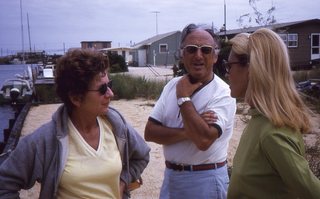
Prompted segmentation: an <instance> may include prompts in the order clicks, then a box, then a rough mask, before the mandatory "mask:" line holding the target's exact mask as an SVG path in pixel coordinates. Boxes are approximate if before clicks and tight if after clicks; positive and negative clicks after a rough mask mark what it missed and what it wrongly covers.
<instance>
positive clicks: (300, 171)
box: [261, 132, 320, 199]
mask: <svg viewBox="0 0 320 199" xmlns="http://www.w3.org/2000/svg"><path fill="white" fill-rule="evenodd" d="M292 134H294V132H292ZM301 142H302V143H301ZM261 147H262V150H263V151H264V153H265V154H266V157H267V158H268V161H269V162H270V164H271V165H272V166H273V168H274V169H275V170H276V171H277V172H278V173H279V175H280V177H281V178H282V180H283V182H284V183H285V184H286V185H287V186H288V187H289V189H290V190H292V191H293V192H294V193H295V194H296V195H298V196H299V197H301V198H308V199H313V198H314V199H316V198H319V196H320V181H319V179H317V177H316V176H315V175H314V174H313V173H312V171H311V170H310V168H309V166H308V162H307V160H306V159H305V158H304V156H303V150H304V149H303V147H304V145H303V140H302V139H301V140H300V141H299V139H297V138H296V137H294V135H292V136H288V135H286V134H283V133H271V134H270V135H268V136H266V137H265V138H264V139H263V140H262V142H261Z"/></svg>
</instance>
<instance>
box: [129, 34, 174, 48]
mask: <svg viewBox="0 0 320 199" xmlns="http://www.w3.org/2000/svg"><path fill="white" fill-rule="evenodd" d="M177 32H180V31H172V32H168V33H164V34H159V35H156V36H154V37H150V38H149V39H146V40H143V41H141V42H139V43H137V44H135V45H133V47H132V48H140V47H141V46H149V45H151V44H152V43H154V42H156V41H159V40H161V39H163V38H165V37H168V36H170V35H173V34H175V33H177Z"/></svg>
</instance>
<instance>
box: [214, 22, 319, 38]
mask: <svg viewBox="0 0 320 199" xmlns="http://www.w3.org/2000/svg"><path fill="white" fill-rule="evenodd" d="M310 21H315V22H320V19H309V20H302V21H294V22H287V23H277V24H272V25H266V26H255V27H249V28H240V29H233V30H227V31H226V35H234V34H238V33H243V32H247V33H251V32H254V31H256V30H257V29H259V28H269V29H271V30H275V29H279V28H283V27H288V26H293V25H297V24H301V23H305V22H310ZM217 34H218V35H220V36H223V35H224V34H225V32H224V31H220V32H218V33H217Z"/></svg>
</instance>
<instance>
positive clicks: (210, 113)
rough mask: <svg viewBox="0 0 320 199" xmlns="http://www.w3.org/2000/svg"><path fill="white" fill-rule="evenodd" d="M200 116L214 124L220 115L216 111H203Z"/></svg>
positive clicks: (208, 122) (209, 123)
mask: <svg viewBox="0 0 320 199" xmlns="http://www.w3.org/2000/svg"><path fill="white" fill-rule="evenodd" d="M200 116H201V118H202V119H203V120H204V121H205V122H206V123H207V124H208V125H211V124H214V123H215V122H217V120H218V116H217V115H216V113H215V112H214V111H206V112H203V113H202V114H200Z"/></svg>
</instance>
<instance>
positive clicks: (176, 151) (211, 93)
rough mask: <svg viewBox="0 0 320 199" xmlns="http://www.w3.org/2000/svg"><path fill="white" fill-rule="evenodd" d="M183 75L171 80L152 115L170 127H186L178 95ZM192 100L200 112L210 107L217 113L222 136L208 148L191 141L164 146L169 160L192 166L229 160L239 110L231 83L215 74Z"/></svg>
mask: <svg viewBox="0 0 320 199" xmlns="http://www.w3.org/2000/svg"><path fill="white" fill-rule="evenodd" d="M180 78H181V77H176V78H173V79H172V80H170V81H169V82H168V83H167V85H166V86H165V87H164V89H163V91H162V93H161V96H160V98H159V99H158V101H157V103H156V105H155V107H154V109H153V110H152V113H151V115H150V117H151V118H153V119H155V120H157V121H159V122H160V123H162V125H164V126H167V127H172V128H182V127H183V122H182V116H181V114H180V109H179V106H178V105H177V97H176V84H177V82H178V81H179V79H180ZM191 101H192V103H193V105H194V106H195V108H196V110H197V112H198V113H199V114H201V113H203V112H205V111H208V110H212V111H214V112H215V113H216V114H217V116H218V121H217V122H216V124H218V125H219V126H220V127H221V130H222V135H221V136H220V137H219V138H218V139H217V140H216V141H215V142H214V143H213V144H212V145H211V146H210V148H209V149H208V150H206V151H201V150H199V149H198V148H197V146H196V145H195V144H194V143H193V142H191V141H189V140H185V141H181V142H178V143H175V144H171V145H163V152H164V157H165V159H166V160H167V161H170V162H173V163H178V164H188V165H189V164H190V165H191V164H192V165H195V164H206V163H218V162H223V161H225V160H226V159H227V150H228V144H229V140H230V138H231V135H232V131H233V119H234V115H235V112H236V100H235V99H234V98H232V97H231V96H230V88H229V85H228V84H227V83H225V82H224V81H223V80H222V79H221V78H219V77H218V76H217V75H214V79H213V80H212V81H211V82H210V83H208V84H207V85H205V86H204V87H203V88H202V89H201V90H199V91H197V92H196V93H195V94H194V95H192V97H191Z"/></svg>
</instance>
